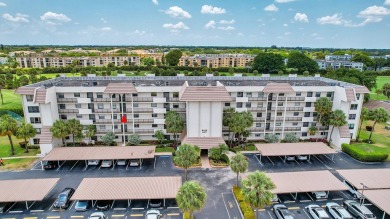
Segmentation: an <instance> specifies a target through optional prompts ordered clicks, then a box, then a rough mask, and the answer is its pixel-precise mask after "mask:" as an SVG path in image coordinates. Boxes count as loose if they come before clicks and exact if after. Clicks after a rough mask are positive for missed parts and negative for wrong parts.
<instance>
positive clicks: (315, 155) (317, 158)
mask: <svg viewBox="0 0 390 219" xmlns="http://www.w3.org/2000/svg"><path fill="white" fill-rule="evenodd" d="M313 157H315V158H316V159H317V160H318V161H319V162H321V163H324V162H322V160H320V159H318V157H317V156H316V155H313Z"/></svg>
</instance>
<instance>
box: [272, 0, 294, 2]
mask: <svg viewBox="0 0 390 219" xmlns="http://www.w3.org/2000/svg"><path fill="white" fill-rule="evenodd" d="M294 1H295V0H275V2H276V3H289V2H294Z"/></svg>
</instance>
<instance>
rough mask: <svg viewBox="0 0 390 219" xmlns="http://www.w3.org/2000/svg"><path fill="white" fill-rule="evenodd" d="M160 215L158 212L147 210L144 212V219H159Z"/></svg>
mask: <svg viewBox="0 0 390 219" xmlns="http://www.w3.org/2000/svg"><path fill="white" fill-rule="evenodd" d="M160 218H161V214H160V211H159V210H149V211H147V212H146V215H145V219H160Z"/></svg>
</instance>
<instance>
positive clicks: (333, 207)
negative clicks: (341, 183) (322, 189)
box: [326, 202, 352, 219]
mask: <svg viewBox="0 0 390 219" xmlns="http://www.w3.org/2000/svg"><path fill="white" fill-rule="evenodd" d="M326 209H327V210H328V212H329V213H330V214H331V215H332V216H333V217H334V218H335V219H352V215H351V214H350V213H349V212H348V211H347V210H345V208H343V207H341V206H340V205H339V204H337V203H334V202H328V203H326Z"/></svg>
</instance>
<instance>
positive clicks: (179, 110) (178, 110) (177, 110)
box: [169, 108, 186, 112]
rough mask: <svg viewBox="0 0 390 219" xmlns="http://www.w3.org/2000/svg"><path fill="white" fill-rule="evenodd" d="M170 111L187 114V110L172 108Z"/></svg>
mask: <svg viewBox="0 0 390 219" xmlns="http://www.w3.org/2000/svg"><path fill="white" fill-rule="evenodd" d="M169 110H171V111H176V112H185V111H186V108H170V109H169Z"/></svg>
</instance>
